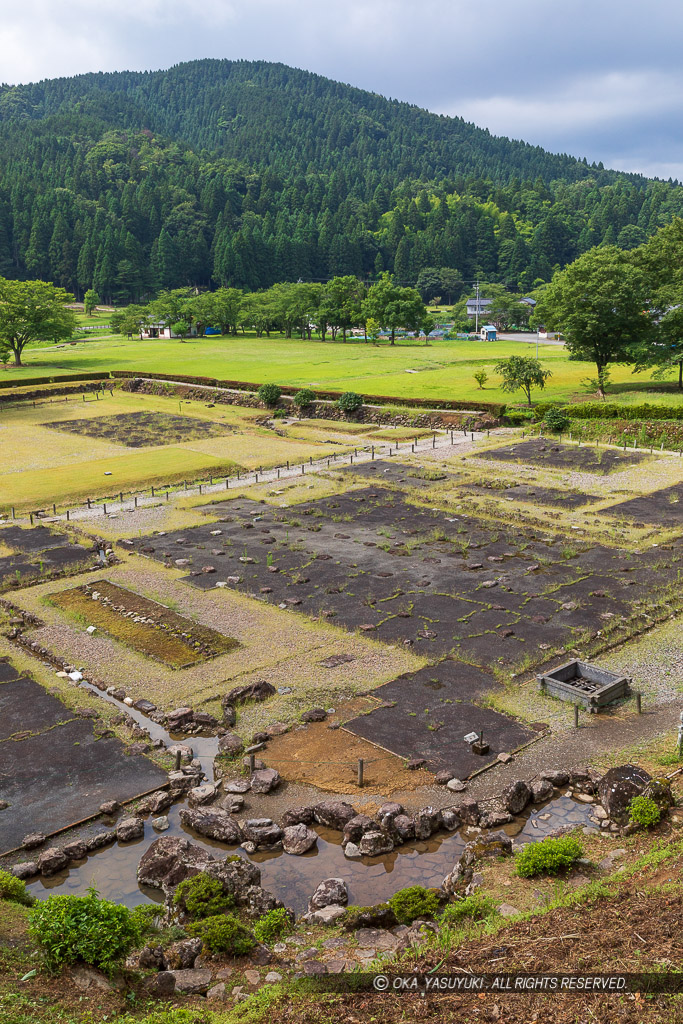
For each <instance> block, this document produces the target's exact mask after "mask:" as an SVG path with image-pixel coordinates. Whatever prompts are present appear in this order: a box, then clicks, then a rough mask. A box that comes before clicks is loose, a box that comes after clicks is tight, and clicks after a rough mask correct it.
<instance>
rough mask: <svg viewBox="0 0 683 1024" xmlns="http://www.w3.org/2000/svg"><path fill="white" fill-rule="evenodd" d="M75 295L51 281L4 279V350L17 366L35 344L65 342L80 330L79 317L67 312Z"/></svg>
mask: <svg viewBox="0 0 683 1024" xmlns="http://www.w3.org/2000/svg"><path fill="white" fill-rule="evenodd" d="M73 300H74V297H73V295H71V294H69V292H67V291H65V290H64V288H56V287H55V286H54V285H52V284H49V283H48V282H47V281H8V280H6V279H5V278H0V348H1V349H4V350H5V352H11V353H12V355H13V356H14V364H15V366H21V354H22V352H23V351H24V349H25V348H26V346H27V345H28V344H29V343H30V342H32V341H62V340H63V339H64V338H70V337H71V335H72V334H73V332H74V330H75V328H76V315H75V313H74V312H73V311H72V310H70V309H67V308H66V303H67V302H73Z"/></svg>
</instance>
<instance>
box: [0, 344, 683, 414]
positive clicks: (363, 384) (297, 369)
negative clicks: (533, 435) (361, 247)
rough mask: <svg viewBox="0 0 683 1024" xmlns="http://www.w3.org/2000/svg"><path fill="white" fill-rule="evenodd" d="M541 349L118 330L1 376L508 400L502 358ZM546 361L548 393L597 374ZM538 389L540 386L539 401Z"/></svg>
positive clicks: (554, 357)
mask: <svg viewBox="0 0 683 1024" xmlns="http://www.w3.org/2000/svg"><path fill="white" fill-rule="evenodd" d="M535 354H536V350H535V346H534V345H530V344H528V343H526V342H522V341H497V342H489V343H484V342H478V341H434V342H432V343H431V344H430V345H425V344H424V342H418V341H414V340H412V339H411V340H409V341H400V342H397V344H396V345H395V346H394V347H393V348H392V347H391V346H390V345H388V344H387V343H383V344H381V345H378V346H374V345H370V344H366V343H364V342H362V341H353V342H351V341H349V342H347V343H346V344H344V343H343V342H331V341H330V342H325V343H323V342H320V341H300V340H298V339H285V338H282V337H278V336H275V335H274V336H273V337H271V338H256V337H255V336H254V335H253V334H252V335H249V334H248V335H244V336H242V335H240V336H239V337H237V338H199V339H188V340H187V341H184V342H181V341H176V340H173V341H139V340H132V341H128V340H127V339H126V338H122V337H120V336H117V337H112V338H108V339H97V340H95V339H93V340H88V341H83V342H78V343H76V344H73V343H72V344H67V345H64V346H60V347H57V346H50V347H46V346H43V347H39V346H36V347H33V348H29V349H27V350H26V351H25V353H24V362H25V364H26V365H25V366H24V367H21V368H19V369H14V368H8V369H7V370H5V371H0V381H2V380H5V379H7V378H11V379H16V380H20V379H21V378H22V377H31V376H36V375H43V374H53V373H59V372H62V373H74V372H78V371H88V370H92V371H106V370H117V369H118V370H123V369H125V370H132V371H135V372H139V373H144V372H155V373H161V372H167V373H173V374H180V373H184V374H191V375H193V376H210V377H218V378H219V379H228V380H244V381H253V382H255V383H258V384H261V383H263V382H266V381H269V382H275V383H279V384H292V385H297V386H299V385H301V386H304V385H305V386H310V387H312V388H316V387H319V388H330V389H338V390H354V391H359V392H361V393H362V394H366V395H373V394H378V395H379V394H384V395H396V396H397V397H406V398H410V397H416V396H419V397H423V398H432V399H438V398H450V399H452V398H462V399H463V400H465V399H467V400H470V401H471V400H481V401H505V400H507V401H510V400H511V399H512V400H513V401H522V400H523V396H522V395H521V393H519V394H518V395H515V396H507V395H505V394H504V392H502V391H501V390H500V388H499V387H498V378H497V377H496V375H495V374H494V372H493V368H494V366H495V363H496V362H497V360H498V359H501V358H504V357H507V356H510V355H525V356H535ZM539 358H540V360H541V361H542V363H543V364H544V366H545V367H546V368H547V369H549V370H551V372H552V374H553V376H552V377H551V378H550V381H549V382H548V386H547V387H546V390H545V392H543V393H542V394H543V397H546V398H552V399H557V400H565V399H569V398H571V397H572V396H573V395H576V394H585V387H583V386H582V384H581V382H582V380H584V379H585V378H587V377H592V376H594V374H595V369H594V367H593V366H592V364H590V363H582V362H581V363H579V362H571V361H570V360H569V359H568V357H567V353H566V352H565V350H564V349H563V348H561V347H559V346H557V345H540V346H539ZM478 369H484V370H486V371H487V373H488V374H489V382H488V383H487V385H486V387H485V389H484V390H483V391H482V390H480V389H479V388H478V386H477V384H476V382H475V381H474V380H473V377H472V374H473V373H474V372H475V371H476V370H478ZM612 379H613V382H614V388H615V389H617V390H618V391H620V390H621V389H625V390H626V391H627V392H632V391H633V390H634V389H638V394H639V395H640V394H642V392H643V391H646V390H647V388H648V386H651V385H650V376H649V372H648V373H641V374H634V373H633V372H632V370H631V368H630V367H628V366H615V367H613V368H612ZM540 395H541V393H540V392H536V394H535V397H536V398H538V397H540ZM673 395H676V400H677V401H681V402H683V394H677V393H676V391H675V389H674V388H673V387H672V396H673ZM668 397H669V396H667V400H668Z"/></svg>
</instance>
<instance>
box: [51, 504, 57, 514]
mask: <svg viewBox="0 0 683 1024" xmlns="http://www.w3.org/2000/svg"><path fill="white" fill-rule="evenodd" d="M52 515H53V516H56V515H57V506H56V504H55V503H54V501H53V502H52Z"/></svg>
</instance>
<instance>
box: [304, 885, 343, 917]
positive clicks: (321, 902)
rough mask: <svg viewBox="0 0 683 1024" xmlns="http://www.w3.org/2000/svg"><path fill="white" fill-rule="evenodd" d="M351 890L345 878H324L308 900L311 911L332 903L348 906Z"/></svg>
mask: <svg viewBox="0 0 683 1024" xmlns="http://www.w3.org/2000/svg"><path fill="white" fill-rule="evenodd" d="M348 902H349V892H348V889H347V887H346V882H345V881H344V879H343V878H324V879H323V881H322V882H320V883H319V884H318V886H317V888H316V890H315V892H314V893H313V895H312V896H311V898H310V900H309V901H308V909H309V910H310V911H313V910H320V909H321V908H322V907H329V906H331V905H333V904H334V905H338V906H344V907H345V906H346V904H347V903H348Z"/></svg>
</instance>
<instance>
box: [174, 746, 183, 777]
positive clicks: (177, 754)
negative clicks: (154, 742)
mask: <svg viewBox="0 0 683 1024" xmlns="http://www.w3.org/2000/svg"><path fill="white" fill-rule="evenodd" d="M181 759H182V754H181V752H180V750H176V752H175V770H176V771H177V772H179V771H180V761H181Z"/></svg>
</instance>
